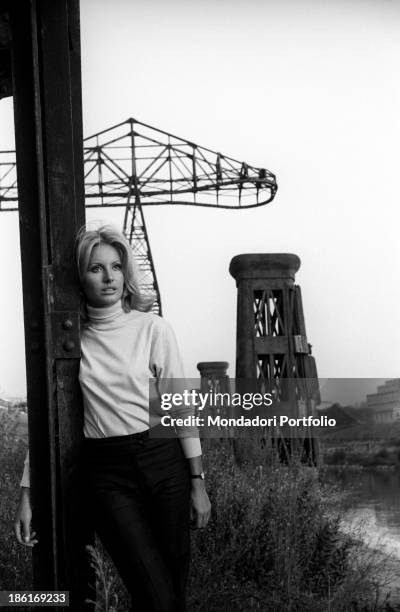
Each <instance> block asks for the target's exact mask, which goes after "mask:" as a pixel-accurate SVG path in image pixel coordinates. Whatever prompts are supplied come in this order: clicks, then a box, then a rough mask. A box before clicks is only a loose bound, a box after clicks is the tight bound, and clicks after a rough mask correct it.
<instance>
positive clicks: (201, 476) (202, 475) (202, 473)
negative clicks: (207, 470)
mask: <svg viewBox="0 0 400 612" xmlns="http://www.w3.org/2000/svg"><path fill="white" fill-rule="evenodd" d="M190 478H201V480H204V472H200V474H190Z"/></svg>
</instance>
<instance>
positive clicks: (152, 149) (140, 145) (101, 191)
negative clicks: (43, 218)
mask: <svg viewBox="0 0 400 612" xmlns="http://www.w3.org/2000/svg"><path fill="white" fill-rule="evenodd" d="M84 176H85V206H86V208H95V207H99V208H105V207H124V208H125V214H124V222H123V232H124V234H125V236H126V237H127V238H128V240H129V242H130V244H131V246H132V249H133V253H134V256H135V259H136V260H137V262H138V264H139V268H140V270H141V275H142V277H141V282H140V287H141V290H142V291H143V292H145V293H149V292H152V293H154V295H155V302H154V306H153V310H154V312H157V313H159V314H161V297H160V290H159V286H158V282H157V275H156V271H155V266H154V261H153V257H152V253H151V248H150V242H149V237H148V233H147V228H146V222H145V217H144V214H143V207H144V206H159V205H166V204H179V205H183V206H207V207H213V208H224V209H238V208H252V207H256V206H262V205H264V204H268V202H271V201H272V200H273V198H274V196H275V193H276V191H277V183H276V177H275V175H274V174H272V172H270V171H269V170H266V169H265V168H254V167H252V166H250V165H249V164H247V163H245V162H239V161H237V160H235V159H232V158H231V157H228V156H227V155H223V154H222V153H218V152H215V151H211V150H210V149H207V148H205V147H201V146H199V145H197V144H195V143H193V142H191V141H189V140H185V139H183V138H180V137H178V136H174V135H173V134H170V133H168V132H165V131H163V130H159V129H156V128H154V127H152V126H150V125H147V124H145V123H142V122H140V121H137V120H135V119H132V118H130V119H127V120H126V121H124V122H122V123H119V124H117V125H114V126H113V127H110V128H108V129H106V130H103V131H101V132H98V133H97V134H93V136H89V137H88V138H86V139H85V140H84ZM17 209H18V188H17V175H16V161H15V152H14V151H0V212H1V211H11V210H17Z"/></svg>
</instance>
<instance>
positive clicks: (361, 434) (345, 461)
mask: <svg viewBox="0 0 400 612" xmlns="http://www.w3.org/2000/svg"><path fill="white" fill-rule="evenodd" d="M320 444H321V454H322V457H323V463H324V464H325V465H329V466H346V467H349V466H360V467H364V468H379V469H397V468H399V469H400V423H397V422H396V423H391V424H389V423H387V424H381V425H376V424H370V423H357V424H356V425H353V426H352V427H347V428H343V429H341V430H337V431H335V432H333V433H331V434H330V435H329V436H326V437H324V438H322V439H321V441H320Z"/></svg>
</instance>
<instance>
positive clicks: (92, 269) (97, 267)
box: [90, 266, 100, 272]
mask: <svg viewBox="0 0 400 612" xmlns="http://www.w3.org/2000/svg"><path fill="white" fill-rule="evenodd" d="M99 271H100V266H92V267H91V268H90V272H99Z"/></svg>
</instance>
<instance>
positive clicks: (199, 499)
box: [190, 478, 211, 529]
mask: <svg viewBox="0 0 400 612" xmlns="http://www.w3.org/2000/svg"><path fill="white" fill-rule="evenodd" d="M210 514H211V503H210V500H209V499H208V495H207V491H206V487H205V484H204V480H201V479H200V478H196V479H193V480H192V491H191V508H190V521H191V526H192V528H193V529H201V528H203V527H205V526H206V525H207V523H208V521H209V518H210Z"/></svg>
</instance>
